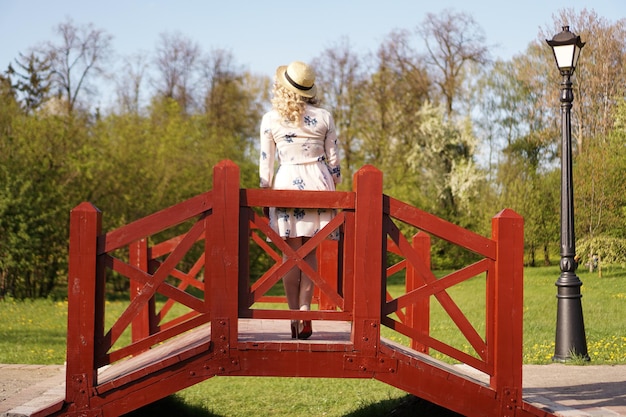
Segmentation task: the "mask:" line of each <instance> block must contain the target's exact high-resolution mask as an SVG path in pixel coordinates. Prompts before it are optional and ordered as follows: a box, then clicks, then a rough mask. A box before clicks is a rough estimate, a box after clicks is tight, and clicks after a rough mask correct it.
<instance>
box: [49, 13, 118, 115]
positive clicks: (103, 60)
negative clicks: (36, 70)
mask: <svg viewBox="0 0 626 417" xmlns="http://www.w3.org/2000/svg"><path fill="white" fill-rule="evenodd" d="M56 33H57V35H59V36H60V37H61V42H60V43H58V44H57V43H53V42H48V43H46V44H45V45H44V46H43V47H41V48H39V49H38V54H39V55H40V56H41V58H40V59H41V60H42V61H43V62H48V63H49V64H50V69H51V72H52V74H51V82H52V88H54V89H58V91H59V95H60V98H61V99H62V100H63V102H64V103H65V106H66V111H67V114H72V113H73V111H74V109H75V108H76V106H77V104H78V102H79V97H80V95H81V93H82V92H83V91H84V92H85V93H87V94H89V93H91V92H92V90H91V84H90V83H89V82H90V79H91V77H92V75H100V74H103V73H104V72H105V69H106V68H107V67H106V64H107V62H108V59H109V57H110V53H111V39H112V37H111V35H109V34H107V33H106V32H105V31H104V30H101V29H95V28H94V26H93V24H91V23H90V24H87V25H84V26H79V27H77V26H75V25H74V23H73V22H72V20H71V19H68V20H67V21H65V22H63V23H61V24H59V26H57V28H56Z"/></svg>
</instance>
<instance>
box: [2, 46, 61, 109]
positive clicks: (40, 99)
mask: <svg viewBox="0 0 626 417" xmlns="http://www.w3.org/2000/svg"><path fill="white" fill-rule="evenodd" d="M16 64H17V65H18V67H19V68H20V69H21V70H22V71H24V73H20V72H18V71H15V70H13V68H12V67H11V66H9V73H10V74H12V75H16V76H17V77H18V80H17V83H16V84H15V86H14V88H15V89H16V90H17V91H19V92H20V93H21V96H22V99H21V102H22V107H23V108H24V110H26V111H27V112H32V111H34V110H37V109H38V108H39V107H40V106H41V105H42V104H43V103H44V102H45V101H46V100H47V99H48V98H49V94H50V87H51V81H50V78H51V76H52V74H51V64H50V63H49V62H46V61H43V60H42V58H41V57H38V56H37V55H35V54H34V53H31V54H30V55H29V56H24V55H23V54H20V59H16Z"/></svg>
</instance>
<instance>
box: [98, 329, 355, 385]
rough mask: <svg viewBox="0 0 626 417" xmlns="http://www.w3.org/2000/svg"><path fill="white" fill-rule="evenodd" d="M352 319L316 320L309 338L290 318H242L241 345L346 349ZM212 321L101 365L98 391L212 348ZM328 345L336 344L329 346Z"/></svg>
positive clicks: (309, 349)
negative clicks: (298, 333) (297, 332)
mask: <svg viewBox="0 0 626 417" xmlns="http://www.w3.org/2000/svg"><path fill="white" fill-rule="evenodd" d="M350 326H351V323H349V322H338V321H327V320H323V321H314V322H313V335H312V336H311V337H310V338H309V339H308V340H296V339H292V338H291V330H290V323H289V320H267V319H256V320H255V319H239V337H238V341H237V343H238V345H237V347H238V349H242V350H251V349H259V350H292V351H293V350H307V351H311V350H346V349H348V346H349V345H350ZM210 340H211V324H210V323H208V324H205V325H202V326H199V327H197V328H195V329H193V330H192V331H189V332H187V333H184V334H182V335H180V336H178V337H175V338H172V339H170V340H168V341H166V342H164V343H162V344H160V345H157V346H154V347H153V348H152V349H150V350H148V351H146V352H143V353H141V354H140V355H137V356H134V357H131V358H128V359H126V360H122V361H119V362H116V363H114V364H112V365H109V366H105V367H102V368H100V370H99V372H98V388H96V390H97V391H98V392H99V393H102V392H105V391H108V390H110V389H112V388H115V387H118V386H121V385H124V384H126V383H128V382H131V381H132V380H135V379H138V378H141V377H142V376H146V375H149V374H150V373H153V372H155V371H158V370H160V369H163V368H166V367H168V366H171V365H173V364H175V363H178V362H181V361H184V360H185V359H188V358H190V357H193V356H196V355H198V354H201V353H204V352H208V351H209V350H210V348H211V343H210ZM329 346H334V347H333V348H331V349H329Z"/></svg>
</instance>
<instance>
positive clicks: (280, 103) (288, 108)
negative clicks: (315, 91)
mask: <svg viewBox="0 0 626 417" xmlns="http://www.w3.org/2000/svg"><path fill="white" fill-rule="evenodd" d="M271 102H272V107H273V108H274V110H276V111H277V112H278V114H280V115H281V117H283V118H284V119H285V120H288V121H290V122H292V123H295V122H299V121H301V120H302V115H303V114H304V109H305V107H306V105H307V104H311V105H313V106H317V105H318V104H319V100H318V99H317V97H310V98H309V97H303V96H301V95H300V94H297V93H294V92H292V91H290V90H288V89H286V88H285V87H283V86H282V85H280V84H279V83H278V82H275V83H274V91H273V97H272V100H271Z"/></svg>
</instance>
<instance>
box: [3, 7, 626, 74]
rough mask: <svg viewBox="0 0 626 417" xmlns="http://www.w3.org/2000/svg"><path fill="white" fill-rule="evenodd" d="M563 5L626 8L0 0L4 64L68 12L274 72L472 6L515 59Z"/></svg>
mask: <svg viewBox="0 0 626 417" xmlns="http://www.w3.org/2000/svg"><path fill="white" fill-rule="evenodd" d="M563 8H573V9H574V10H575V11H577V12H578V11H580V10H582V9H583V8H587V9H593V10H595V11H596V12H597V13H598V15H599V16H602V17H606V18H608V19H609V20H610V21H614V20H615V19H618V18H624V17H626V1H624V0H569V1H563V0H524V1H503V0H497V1H496V0H476V1H471V0H470V1H468V0H436V1H422V0H385V1H382V0H376V1H374V0H364V1H342V0H316V1H307V2H298V1H287V0H281V1H276V0H264V1H256V0H246V1H241V0H203V1H202V0H196V1H190V0H177V1H164V0H145V1H142V0H106V1H91V0H55V1H50V0H31V1H29V0H0V39H2V42H1V43H0V45H1V46H0V71H2V72H3V71H4V70H6V68H7V66H8V64H9V63H10V62H12V61H13V60H14V59H15V58H16V57H17V56H18V53H19V52H23V53H26V52H28V49H29V48H30V47H33V46H35V45H37V44H39V43H42V42H44V41H46V40H49V39H51V38H52V39H56V40H57V41H58V38H55V37H54V32H53V28H54V27H56V26H57V25H58V24H59V23H61V22H63V21H65V19H66V18H67V17H70V18H71V19H72V20H73V21H74V23H75V24H77V25H83V24H87V23H93V24H94V25H95V27H96V28H99V29H104V30H105V31H107V32H108V33H110V34H111V35H113V37H114V38H113V47H114V49H115V51H116V52H117V53H118V54H120V55H130V54H133V53H136V52H140V51H145V52H148V53H152V52H153V51H154V50H155V45H156V44H157V41H158V39H159V34H160V33H163V32H169V33H174V32H177V31H178V32H180V33H182V34H183V35H185V36H187V37H188V38H190V39H191V40H193V41H195V42H197V43H198V44H199V45H200V46H201V48H202V49H203V50H204V51H206V52H208V51H210V50H211V49H218V48H219V49H225V50H228V51H230V52H231V53H232V54H233V56H234V58H235V61H236V63H237V64H239V65H241V66H243V67H244V68H245V69H247V70H249V71H251V72H253V73H256V74H260V75H268V76H271V75H273V72H274V69H275V68H276V66H278V65H280V64H286V63H289V62H290V61H293V60H303V61H309V60H310V59H312V58H314V57H316V56H318V55H319V54H320V53H321V52H322V51H323V50H324V49H326V48H329V47H332V46H333V45H334V44H336V43H338V42H339V41H340V40H341V38H342V37H347V38H348V39H349V40H350V43H351V45H352V46H353V47H354V48H355V50H356V51H357V52H359V53H361V52H367V51H374V50H375V49H376V48H377V47H378V46H379V45H380V43H381V42H382V40H383V39H384V38H385V36H386V35H387V34H389V33H390V32H391V31H392V30H393V29H414V28H415V27H417V26H418V25H419V24H420V23H421V22H422V20H423V19H424V17H425V15H426V13H429V12H431V13H438V12H440V11H442V10H443V9H452V10H455V11H464V12H467V13H469V14H471V15H472V16H473V17H474V19H475V20H476V21H477V23H478V24H479V25H480V26H481V27H482V28H483V30H484V32H485V35H486V38H487V43H488V44H489V45H494V48H493V49H492V53H493V55H494V57H499V58H503V59H509V58H511V57H512V56H514V55H516V54H519V53H521V52H523V51H524V50H525V49H526V46H527V45H528V44H529V43H530V42H532V41H534V40H536V39H537V36H538V33H539V29H540V28H544V27H549V26H551V25H552V21H553V19H552V16H553V15H555V14H556V13H557V11H559V10H561V9H563Z"/></svg>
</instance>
